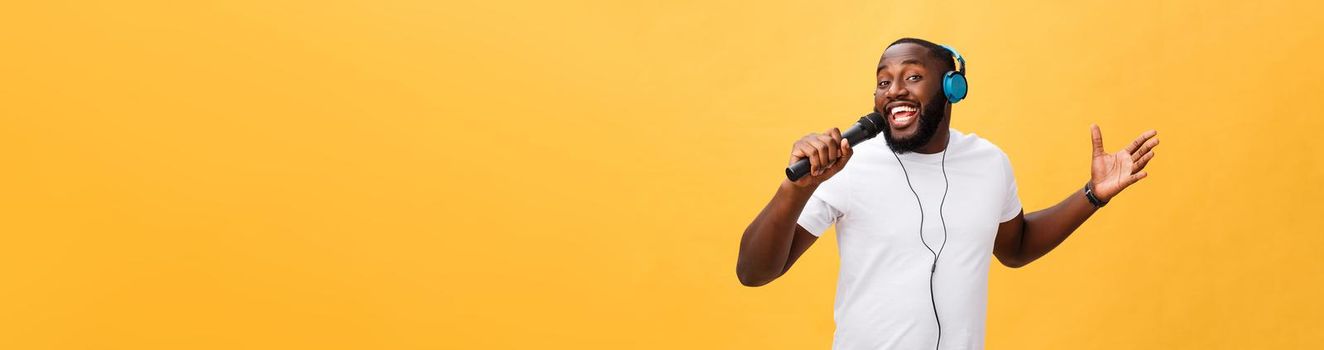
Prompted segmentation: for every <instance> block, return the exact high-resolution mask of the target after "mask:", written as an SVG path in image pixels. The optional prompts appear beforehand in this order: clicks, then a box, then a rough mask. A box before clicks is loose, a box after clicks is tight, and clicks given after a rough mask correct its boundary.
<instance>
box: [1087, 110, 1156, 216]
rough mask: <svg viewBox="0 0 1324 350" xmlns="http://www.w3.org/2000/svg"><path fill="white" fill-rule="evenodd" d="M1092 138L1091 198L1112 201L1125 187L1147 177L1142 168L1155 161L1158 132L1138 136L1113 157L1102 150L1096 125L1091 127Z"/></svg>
mask: <svg viewBox="0 0 1324 350" xmlns="http://www.w3.org/2000/svg"><path fill="white" fill-rule="evenodd" d="M1090 132H1091V133H1092V134H1093V136H1094V161H1093V162H1092V164H1091V166H1090V183H1091V184H1094V195H1095V196H1096V197H1098V198H1099V200H1102V201H1104V202H1107V201H1108V200H1111V199H1112V198H1113V197H1114V196H1116V195H1117V194H1118V193H1121V192H1122V190H1124V189H1126V188H1127V187H1128V186H1131V185H1132V184H1134V183H1136V182H1137V181H1140V179H1143V178H1145V176H1147V175H1149V174H1148V173H1146V172H1145V171H1144V170H1145V165H1148V164H1149V161H1150V160H1151V159H1154V147H1155V146H1158V144H1159V139H1158V137H1156V136H1158V132H1157V131H1154V130H1150V131H1146V132H1144V133H1142V134H1140V137H1137V138H1136V139H1135V141H1132V142H1131V144H1130V145H1127V146H1126V148H1125V149H1122V150H1120V151H1117V152H1116V153H1111V154H1110V153H1108V152H1107V151H1104V150H1103V133H1102V132H1100V131H1099V126H1098V125H1090Z"/></svg>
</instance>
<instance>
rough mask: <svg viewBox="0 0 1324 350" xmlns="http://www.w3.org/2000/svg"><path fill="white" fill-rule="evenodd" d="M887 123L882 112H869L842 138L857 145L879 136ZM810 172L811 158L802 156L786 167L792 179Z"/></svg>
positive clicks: (851, 144) (847, 130) (788, 175)
mask: <svg viewBox="0 0 1324 350" xmlns="http://www.w3.org/2000/svg"><path fill="white" fill-rule="evenodd" d="M886 123H887V120H885V119H883V115H882V114H878V112H873V113H869V114H866V115H865V116H863V117H860V121H858V122H855V125H852V126H851V127H850V129H846V132H844V133H841V138H842V139H845V141H846V142H847V143H849V144H850V146H851V147H855V145H858V144H860V142H864V141H865V140H868V139H872V138H873V137H874V136H878V132H879V131H882V130H883V129H882V128H885V127H886V125H887V124H886ZM808 174H809V158H800V160H797V161H795V164H791V166H789V167H786V178H787V179H790V180H791V181H795V180H799V179H800V178H802V177H804V176H805V175H808Z"/></svg>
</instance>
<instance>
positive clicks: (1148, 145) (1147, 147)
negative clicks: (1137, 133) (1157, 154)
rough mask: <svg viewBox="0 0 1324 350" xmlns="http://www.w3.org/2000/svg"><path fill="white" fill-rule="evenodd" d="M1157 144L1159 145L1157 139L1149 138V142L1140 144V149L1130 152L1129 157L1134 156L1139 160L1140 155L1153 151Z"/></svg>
mask: <svg viewBox="0 0 1324 350" xmlns="http://www.w3.org/2000/svg"><path fill="white" fill-rule="evenodd" d="M1137 141H1139V140H1137ZM1158 144H1159V139H1158V138H1157V137H1153V136H1151V138H1150V139H1149V140H1147V141H1145V143H1142V144H1140V147H1138V148H1136V150H1135V151H1134V152H1131V155H1133V156H1136V157H1135V158H1140V156H1141V155H1143V154H1145V153H1149V151H1150V150H1152V149H1154V146H1158Z"/></svg>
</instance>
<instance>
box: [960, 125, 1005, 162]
mask: <svg viewBox="0 0 1324 350" xmlns="http://www.w3.org/2000/svg"><path fill="white" fill-rule="evenodd" d="M951 135H952V136H951V137H952V145H953V146H954V147H953V148H955V149H959V150H961V152H962V153H968V154H970V155H973V156H975V157H978V158H983V157H994V158H998V159H999V160H1005V159H1008V157H1007V153H1006V152H1003V151H1002V148H1001V147H998V145H997V144H994V143H993V141H990V140H988V139H985V138H983V137H981V136H979V134H976V133H973V132H972V133H969V134H966V133H962V132H961V131H960V130H956V129H951Z"/></svg>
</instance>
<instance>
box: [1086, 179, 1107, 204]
mask: <svg viewBox="0 0 1324 350" xmlns="http://www.w3.org/2000/svg"><path fill="white" fill-rule="evenodd" d="M1085 199H1088V200H1090V204H1093V205H1094V207H1095V208H1103V206H1105V205H1108V202H1105V201H1101V200H1099V197H1095V196H1094V184H1093V183H1091V182H1089V181H1086V182H1085Z"/></svg>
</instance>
